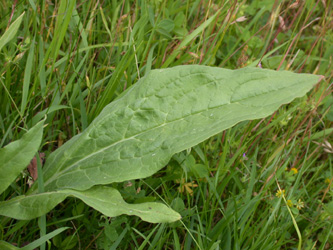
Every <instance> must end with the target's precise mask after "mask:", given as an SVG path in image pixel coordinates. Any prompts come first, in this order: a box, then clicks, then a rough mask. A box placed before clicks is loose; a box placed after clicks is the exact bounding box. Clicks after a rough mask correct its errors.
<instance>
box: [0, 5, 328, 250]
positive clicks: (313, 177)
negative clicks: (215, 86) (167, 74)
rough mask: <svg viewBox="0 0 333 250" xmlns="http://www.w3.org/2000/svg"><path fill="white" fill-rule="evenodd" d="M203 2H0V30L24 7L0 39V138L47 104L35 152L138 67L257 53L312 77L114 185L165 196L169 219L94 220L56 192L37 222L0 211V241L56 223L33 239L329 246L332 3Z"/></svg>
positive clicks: (16, 187) (22, 183)
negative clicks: (273, 104) (155, 167)
mask: <svg viewBox="0 0 333 250" xmlns="http://www.w3.org/2000/svg"><path fill="white" fill-rule="evenodd" d="M215 2H216V3H215ZM215 2H213V1H198V0H195V1H194V0H187V1H117V0H113V1H94V0H92V1H78V2H77V3H75V1H68V3H67V1H64V0H60V1H56V2H55V3H51V2H50V1H39V2H38V3H34V1H13V2H11V1H0V3H1V4H0V13H1V17H2V18H1V21H0V34H1V35H2V34H4V33H5V31H6V28H7V27H9V25H10V24H11V23H13V21H14V20H16V19H17V18H18V17H19V16H20V15H21V14H22V13H23V12H25V15H24V16H23V20H22V24H21V26H20V28H19V30H18V33H17V34H16V36H15V37H14V38H13V39H11V40H10V42H9V43H7V44H6V45H5V46H4V47H2V49H1V51H0V61H1V64H2V67H1V68H0V100H1V102H0V147H3V146H5V145H7V144H8V143H10V142H11V141H14V140H16V139H18V138H20V137H21V136H22V134H23V133H24V131H26V129H28V128H31V127H32V126H33V125H35V124H36V123H37V122H38V121H39V120H40V119H41V118H43V117H44V115H45V114H47V119H46V122H45V124H47V126H46V127H45V129H44V137H43V143H42V147H41V148H40V151H41V152H44V153H45V154H46V155H48V154H49V153H50V152H52V151H54V150H55V149H56V148H58V147H59V146H61V145H62V144H63V143H64V142H65V141H67V140H69V139H70V138H72V137H73V136H74V135H76V134H78V133H80V132H82V131H83V130H84V129H85V128H86V127H87V126H88V125H89V123H90V122H91V121H92V120H93V119H94V118H95V117H96V116H97V115H98V114H99V113H100V111H101V110H102V109H103V107H105V106H106V105H107V104H108V103H110V102H111V101H112V100H114V99H116V98H117V97H118V96H119V95H121V93H122V92H123V91H124V90H125V89H127V88H129V87H130V86H131V85H132V84H135V82H136V81H137V80H138V79H139V78H140V77H142V76H144V75H145V74H147V72H149V70H150V69H155V68H163V67H172V66H176V65H184V64H202V65H210V66H219V67H225V68H230V69H236V68H240V67H244V66H257V65H258V64H259V62H260V63H261V65H262V67H264V68H270V69H276V70H290V71H293V72H299V73H314V74H320V75H324V76H325V80H324V81H322V82H320V84H318V85H317V86H316V87H315V88H314V90H313V91H312V92H310V93H309V94H308V95H307V96H305V97H303V98H299V99H297V100H296V101H294V102H293V103H291V104H289V105H285V106H283V107H281V108H280V109H279V110H278V111H277V112H276V113H275V114H274V115H272V116H271V117H268V118H266V119H263V120H255V121H249V122H242V123H240V124H238V125H236V126H235V127H233V128H231V129H228V130H227V131H225V132H223V133H221V134H218V135H216V136H215V137H212V138H210V139H209V140H207V141H205V142H203V143H201V144H200V145H198V146H196V147H194V148H192V149H189V150H188V151H185V152H181V153H179V154H177V155H175V156H174V157H173V159H172V160H171V161H170V162H169V164H168V165H167V166H166V167H165V168H164V169H162V170H161V171H160V172H158V173H157V174H155V175H154V176H153V177H151V178H147V179H144V180H136V181H132V182H130V183H128V182H127V183H119V184H118V188H119V189H120V190H121V192H122V195H123V197H124V198H125V200H126V201H127V202H144V201H154V200H157V201H165V202H166V203H167V204H170V205H171V207H172V208H174V209H175V210H176V211H178V212H179V213H180V214H181V215H182V220H181V221H179V222H175V223H172V224H149V223H146V222H142V221H141V220H140V219H139V218H137V217H127V216H120V217H116V218H107V217H105V216H103V215H101V214H100V213H99V212H96V211H94V210H92V209H91V208H90V207H88V206H86V205H84V203H82V202H81V201H80V200H75V199H67V200H66V201H65V202H63V203H61V204H59V205H58V206H57V207H56V208H55V209H54V210H52V212H50V213H48V214H47V215H46V217H44V218H43V217H41V218H39V219H38V220H37V219H36V220H32V221H16V220H12V219H10V218H7V217H0V229H1V230H0V240H5V241H8V242H10V243H12V244H15V245H17V246H23V245H25V244H26V243H29V242H32V241H34V240H36V239H38V238H40V237H41V236H42V235H45V234H46V233H49V232H52V231H54V230H56V229H57V228H60V227H70V229H67V230H66V231H64V232H62V233H61V234H59V235H57V236H55V237H54V238H52V239H51V240H50V241H49V242H48V243H46V246H45V249H177V250H178V249H184V250H186V249H203V250H210V249H211V250H213V249H214V250H215V249H249V250H250V249H251V250H256V249H309V250H310V249H330V248H332V247H333V245H332V242H333V223H332V216H333V202H332V192H333V189H332V180H333V166H332V153H333V149H332V145H331V144H330V143H332V121H333V113H332V110H330V106H331V105H332V103H333V98H332V96H331V95H330V94H331V92H332V86H331V82H332V72H333V67H332V55H333V45H332V44H333V33H332V30H333V29H332V28H333V27H332V9H333V8H332V7H333V6H332V1H330V0H327V1H319V0H305V1H296V2H295V1H278V0H277V1H270V0H266V1H265V0H262V1H259V0H254V1H221V3H217V1H215ZM242 17H245V18H246V20H244V18H242ZM296 170H297V171H296ZM296 172H297V173H296ZM28 179H29V177H28V172H27V171H25V172H24V173H22V175H21V176H20V177H19V178H18V179H17V181H16V182H15V183H13V184H12V185H11V187H10V188H8V189H7V190H6V191H5V192H4V193H3V194H2V195H1V200H2V201H3V200H7V199H10V198H12V197H14V196H16V195H21V194H25V193H26V192H27V190H28V188H29V186H28V184H27V183H28ZM279 187H280V189H281V190H285V196H284V197H282V196H281V197H277V195H276V194H277V191H278V190H279ZM288 204H289V205H290V207H289V206H288ZM298 208H299V209H298Z"/></svg>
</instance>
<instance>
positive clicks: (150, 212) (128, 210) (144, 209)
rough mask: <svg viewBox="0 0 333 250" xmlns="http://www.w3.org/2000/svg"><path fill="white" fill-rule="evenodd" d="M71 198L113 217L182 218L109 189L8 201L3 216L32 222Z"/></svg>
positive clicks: (1, 207)
mask: <svg viewBox="0 0 333 250" xmlns="http://www.w3.org/2000/svg"><path fill="white" fill-rule="evenodd" d="M68 196H73V197H77V198H79V199H81V200H82V201H83V202H85V203H86V204H87V205H89V206H91V207H93V208H94V209H96V210H98V211H100V212H101V213H103V214H104V215H106V216H110V217H115V216H119V215H121V214H127V215H136V216H139V217H140V218H141V219H142V220H144V221H148V222H151V223H162V222H173V221H176V220H179V219H180V215H179V214H178V213H177V212H175V211H173V210H172V209H171V208H168V207H167V206H165V205H164V204H161V203H156V202H147V203H142V204H128V203H126V202H125V201H124V200H123V198H122V197H121V195H120V193H119V192H118V190H116V189H114V188H111V187H106V186H95V187H92V188H91V189H89V190H85V191H75V190H66V189H65V190H60V191H54V192H46V193H41V194H35V195H29V196H24V195H22V196H18V197H15V198H14V199H11V200H9V201H4V202H0V215H4V216H8V217H11V218H15V219H19V220H31V219H33V218H36V217H39V216H41V215H43V214H45V213H47V212H49V211H50V210H51V209H53V208H54V207H55V206H56V205H57V204H58V203H60V202H62V201H63V200H64V199H65V198H66V197H68Z"/></svg>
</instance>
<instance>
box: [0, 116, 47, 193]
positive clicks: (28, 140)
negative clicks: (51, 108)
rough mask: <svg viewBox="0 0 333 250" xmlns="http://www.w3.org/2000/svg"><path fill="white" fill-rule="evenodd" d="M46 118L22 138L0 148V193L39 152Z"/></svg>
mask: <svg viewBox="0 0 333 250" xmlns="http://www.w3.org/2000/svg"><path fill="white" fill-rule="evenodd" d="M43 124H44V120H43V121H40V122H39V123H37V124H36V125H35V126H34V127H33V128H31V129H30V130H29V131H28V132H27V133H25V134H24V135H23V136H22V138H21V139H19V140H17V141H14V142H12V143H10V144H8V145H7V146H6V147H4V148H1V149H0V162H1V165H0V172H1V175H0V193H2V192H3V191H5V190H6V188H7V187H8V186H9V185H10V184H11V183H12V182H13V181H14V180H15V178H16V177H17V176H18V175H19V174H20V172H21V171H22V170H23V169H25V168H26V167H27V165H28V164H29V162H30V160H31V159H32V158H33V157H34V155H35V153H36V152H37V150H38V148H39V146H40V143H41V141H42V136H43Z"/></svg>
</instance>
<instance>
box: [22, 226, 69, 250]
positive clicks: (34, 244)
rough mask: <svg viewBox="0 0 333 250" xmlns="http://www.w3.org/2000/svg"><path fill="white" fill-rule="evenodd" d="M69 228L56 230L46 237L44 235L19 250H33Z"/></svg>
mask: <svg viewBox="0 0 333 250" xmlns="http://www.w3.org/2000/svg"><path fill="white" fill-rule="evenodd" d="M68 228H69V227H61V228H58V229H56V230H54V231H53V232H51V233H48V234H46V235H44V236H43V237H40V238H39V239H38V240H35V241H34V242H31V243H30V244H29V245H27V246H25V247H22V248H20V249H21V250H34V249H36V248H37V247H39V246H41V245H42V244H44V243H45V242H46V241H48V240H50V239H52V238H53V237H54V236H56V235H58V234H60V233H62V232H63V231H65V230H66V229H68Z"/></svg>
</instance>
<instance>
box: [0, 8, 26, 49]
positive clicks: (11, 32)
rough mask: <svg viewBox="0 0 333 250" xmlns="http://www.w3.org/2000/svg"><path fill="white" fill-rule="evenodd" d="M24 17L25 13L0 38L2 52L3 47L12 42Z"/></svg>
mask: <svg viewBox="0 0 333 250" xmlns="http://www.w3.org/2000/svg"><path fill="white" fill-rule="evenodd" d="M23 16H24V12H23V13H22V14H21V15H20V16H19V17H18V18H17V19H16V20H15V21H14V22H13V23H12V24H11V25H10V26H9V28H8V29H7V30H6V31H5V33H4V34H3V35H2V36H1V37H0V51H1V50H2V48H3V46H5V45H6V44H7V43H8V42H9V41H10V40H12V39H13V38H14V37H15V35H16V33H17V31H18V29H19V27H20V25H21V22H22V19H23Z"/></svg>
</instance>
